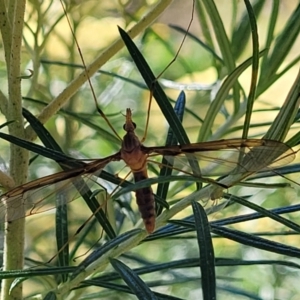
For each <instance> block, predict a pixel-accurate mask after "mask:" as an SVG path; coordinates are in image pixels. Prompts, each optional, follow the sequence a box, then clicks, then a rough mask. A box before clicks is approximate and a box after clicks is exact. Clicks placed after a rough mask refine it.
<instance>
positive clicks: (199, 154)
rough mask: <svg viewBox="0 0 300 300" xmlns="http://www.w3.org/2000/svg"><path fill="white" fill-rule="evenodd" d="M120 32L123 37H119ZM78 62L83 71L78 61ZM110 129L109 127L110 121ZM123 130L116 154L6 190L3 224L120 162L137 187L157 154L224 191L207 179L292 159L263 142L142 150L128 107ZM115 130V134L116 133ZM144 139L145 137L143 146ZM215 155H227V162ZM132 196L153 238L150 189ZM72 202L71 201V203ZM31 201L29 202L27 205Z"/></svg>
mask: <svg viewBox="0 0 300 300" xmlns="http://www.w3.org/2000/svg"><path fill="white" fill-rule="evenodd" d="M65 14H66V11H65ZM66 17H67V14H66ZM67 20H68V19H67ZM191 21H192V18H191ZM191 21H190V23H189V26H190V24H191ZM68 22H69V21H68ZM70 28H71V27H70ZM188 28H189V27H188ZM120 33H121V35H122V32H120ZM72 34H73V36H74V39H75V42H76V44H77V47H79V46H78V43H77V40H76V37H75V34H74V33H73V32H72ZM122 37H123V36H122ZM185 37H186V35H185ZM185 37H184V39H185ZM123 39H124V38H123ZM182 44H183V43H182ZM182 44H181V46H182ZM181 46H180V47H181ZM179 49H180V48H179ZM178 52H179V51H178ZM177 54H178V53H177ZM177 54H176V55H177ZM80 56H81V55H80ZM81 59H82V62H83V65H84V66H85V64H84V61H83V58H82V56H81ZM173 61H174V60H173ZM173 61H172V62H173ZM172 62H171V63H172ZM171 63H170V64H171ZM170 64H169V65H170ZM169 65H168V66H169ZM85 71H86V77H87V78H88V82H89V84H90V86H91V83H90V81H89V76H88V72H87V70H86V69H85ZM156 79H157V78H156ZM150 81H151V82H153V79H150ZM147 84H148V86H149V85H151V83H150V84H149V83H147ZM157 87H159V86H157ZM157 87H155V88H154V89H153V91H152V92H153V95H154V97H155V92H156V91H157ZM91 88H92V86H91ZM151 96H152V95H151ZM151 98H152V97H150V99H151ZM94 100H95V97H94ZM95 102H96V100H95ZM149 106H150V105H149ZM97 108H98V107H97ZM98 111H99V112H100V114H101V116H102V117H104V118H105V120H107V119H106V117H105V115H104V114H103V113H102V111H101V110H100V109H98ZM148 112H149V111H148ZM148 119H149V115H148V116H147V122H146V124H148ZM107 122H108V121H107ZM108 125H109V126H110V127H111V124H110V123H109V122H108ZM146 127H147V125H146ZM124 129H125V131H126V134H125V136H124V138H123V139H122V143H121V148H120V150H119V151H118V152H117V153H115V154H113V155H110V156H108V157H106V158H102V159H95V160H92V161H90V162H88V163H83V162H82V161H80V160H76V159H74V162H78V166H77V167H75V168H71V169H68V170H65V171H62V172H59V173H56V174H53V175H49V176H46V177H43V178H40V179H37V180H34V181H31V182H28V183H25V184H23V185H20V186H18V187H16V188H14V189H12V190H10V191H8V192H7V193H5V194H3V195H2V196H1V203H0V214H5V217H6V220H7V221H13V220H16V219H18V218H22V217H25V216H29V215H33V214H36V213H40V212H43V211H46V210H48V209H49V207H48V206H47V205H48V204H49V203H51V201H52V200H53V199H52V198H53V197H54V196H55V194H56V191H55V190H53V191H52V192H50V193H49V194H48V195H43V191H44V190H45V189H46V188H47V187H52V186H54V185H55V183H58V182H65V185H64V189H65V190H67V189H69V188H70V187H71V186H73V185H75V187H76V189H84V188H85V187H84V185H83V183H85V181H83V183H78V181H77V179H79V178H81V177H82V178H84V179H91V178H92V175H98V174H99V173H100V172H101V171H102V170H103V169H104V168H105V167H106V166H107V165H108V164H109V163H110V162H113V161H121V160H123V161H124V162H125V164H126V165H127V166H128V167H129V168H130V170H131V172H132V174H133V177H134V180H135V182H139V181H142V180H144V179H146V178H148V174H147V173H148V172H147V164H148V162H149V161H150V160H151V158H152V157H153V156H157V155H161V156H164V157H166V158H167V159H168V158H169V159H170V160H171V159H172V158H174V157H177V158H178V161H180V162H181V165H180V166H178V167H177V170H183V172H185V173H186V174H189V175H191V176H195V177H196V178H198V179H199V181H204V182H206V183H212V184H216V185H220V187H221V188H227V187H230V186H231V183H229V184H226V185H222V183H219V182H218V181H214V180H211V179H209V178H207V176H221V175H227V174H228V173H230V174H232V175H237V174H239V175H240V179H241V178H243V177H247V176H249V175H251V174H253V173H255V172H258V171H259V170H262V169H265V168H267V167H268V166H271V167H272V166H278V165H281V164H286V163H289V162H290V161H292V160H293V158H294V151H293V150H292V149H291V148H289V147H288V146H287V145H285V144H284V143H281V142H278V141H274V140H264V139H261V140H260V139H228V140H218V141H209V142H200V143H186V144H183V143H182V142H180V145H175V146H158V147H157V146H154V147H146V146H144V145H143V144H142V142H141V140H140V139H139V138H138V137H137V136H136V134H135V124H134V122H133V121H132V113H131V110H130V109H129V108H128V109H127V110H126V115H125V124H124ZM113 131H114V132H115V133H116V131H115V130H114V129H113ZM2 137H3V135H2ZM143 140H144V138H143V139H142V141H143ZM219 153H223V154H224V153H225V154H226V157H224V156H223V154H221V155H220V154H219ZM185 156H186V157H187V158H186V159H185V158H184V157H185ZM191 158H192V159H194V160H197V161H200V162H206V163H207V164H206V168H200V170H201V174H197V173H196V174H194V172H193V170H186V169H187V168H188V165H189V159H191ZM61 191H63V189H61ZM135 192H136V201H137V205H138V208H139V211H140V214H141V216H142V219H143V221H144V224H145V227H146V230H147V231H148V232H149V233H152V232H153V231H154V229H155V217H156V212H155V199H154V195H153V191H152V188H151V186H147V187H143V188H138V189H136V191H135ZM40 194H41V196H40ZM210 196H211V198H215V196H214V195H210ZM32 198H36V200H33V201H32ZM51 199H52V200H51ZM72 200H73V199H71V200H70V201H72ZM30 201H31V203H29V202H30ZM27 206H31V208H30V209H29V210H26V209H25V208H26V207H27ZM6 207H9V213H8V214H7V215H6V213H5V211H6ZM53 207H55V206H53V204H52V208H53Z"/></svg>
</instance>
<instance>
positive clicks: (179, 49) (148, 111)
mask: <svg viewBox="0 0 300 300" xmlns="http://www.w3.org/2000/svg"><path fill="white" fill-rule="evenodd" d="M194 10H195V0H193V5H192V13H191V18H190V20H189V23H188V26H187V29H186V31H185V34H184V36H183V39H182V41H181V43H180V45H179V47H178V50H177V51H176V54H175V56H174V57H173V58H172V60H171V61H170V62H169V63H168V64H167V65H166V66H165V67H164V69H163V70H162V71H161V72H160V73H159V74H158V75H157V76H156V78H155V80H154V81H153V82H152V87H151V89H150V94H149V101H148V109H147V118H146V125H145V131H144V135H143V137H142V139H141V142H142V143H143V142H144V141H145V140H146V137H147V132H148V127H149V120H150V110H151V103H152V98H153V93H154V89H155V85H156V84H157V81H158V79H159V78H160V77H161V76H162V75H163V74H164V73H165V71H166V70H167V69H168V68H169V67H170V66H171V65H172V64H173V63H174V62H175V61H176V60H177V58H178V55H179V53H180V51H181V49H182V47H183V44H184V42H185V40H186V37H187V35H188V33H189V30H190V28H191V26H192V23H193V20H194Z"/></svg>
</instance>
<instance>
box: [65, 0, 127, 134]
mask: <svg viewBox="0 0 300 300" xmlns="http://www.w3.org/2000/svg"><path fill="white" fill-rule="evenodd" d="M60 3H61V6H62V8H63V11H64V14H65V16H66V19H67V22H68V25H69V28H70V30H71V33H72V36H73V38H74V41H75V44H76V47H77V50H78V53H79V56H80V59H81V62H82V65H83V69H84V71H85V74H86V77H87V81H88V83H89V87H90V90H91V93H92V96H93V99H94V102H95V105H96V109H97V111H98V113H99V114H100V116H101V117H102V118H103V119H104V120H105V122H106V123H107V125H108V126H109V128H110V129H111V130H112V132H113V133H114V134H115V135H116V136H117V137H118V139H119V140H122V138H121V137H120V136H119V134H118V133H117V131H116V130H115V129H114V127H113V126H112V124H111V123H110V121H109V120H108V118H107V117H106V115H105V113H104V112H103V111H102V109H101V108H100V107H99V105H98V102H97V97H96V94H95V90H94V88H93V85H92V82H91V79H90V76H89V73H88V70H87V67H86V64H85V61H84V58H83V55H82V51H81V49H80V47H79V44H78V41H77V38H76V35H75V32H74V30H73V28H72V25H71V22H70V19H69V17H68V14H67V10H66V8H65V6H64V4H63V1H62V0H60Z"/></svg>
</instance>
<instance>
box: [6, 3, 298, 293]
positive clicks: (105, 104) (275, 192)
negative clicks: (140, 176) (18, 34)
mask: <svg viewBox="0 0 300 300" xmlns="http://www.w3.org/2000/svg"><path fill="white" fill-rule="evenodd" d="M121 2H122V1H119V2H118V4H116V3H114V2H112V1H96V2H95V1H83V2H82V3H80V4H77V2H76V3H75V4H70V5H69V6H68V7H67V13H68V16H69V19H70V22H71V25H72V28H73V30H74V33H75V35H76V37H77V39H78V43H79V46H80V48H81V51H82V52H83V57H84V60H85V63H86V65H87V66H88V67H87V70H88V72H89V75H90V76H91V83H92V86H93V89H94V91H95V95H96V96H97V102H98V105H99V107H100V109H101V111H103V112H104V113H105V115H106V116H107V118H108V120H109V122H110V124H112V126H113V128H114V129H115V130H116V132H117V133H118V135H120V136H122V135H124V131H123V129H122V127H123V123H124V116H123V114H124V113H125V110H126V108H127V107H130V108H131V109H132V110H133V118H134V122H135V123H136V124H137V134H138V136H140V137H142V136H143V134H144V126H145V122H146V117H147V110H148V102H149V98H150V92H149V89H150V90H152V92H151V95H152V93H153V95H154V98H155V100H156V101H155V100H153V101H152V102H153V103H152V106H151V110H150V112H151V114H150V124H149V128H148V133H147V138H146V140H145V143H144V144H145V145H147V146H162V145H164V143H165V140H166V139H167V134H168V126H169V125H170V127H171V129H172V132H173V134H174V136H175V137H176V140H177V141H178V142H179V143H180V144H186V143H189V141H190V142H206V141H211V140H217V139H223V138H226V139H230V138H241V137H244V138H257V139H260V138H265V139H272V140H276V141H281V142H286V141H288V142H287V144H288V145H289V146H290V147H295V146H297V145H298V144H299V133H298V119H299V113H298V107H299V100H300V99H299V92H300V75H299V60H300V55H299V51H298V49H299V47H300V45H299V42H300V39H299V28H300V16H299V13H300V9H299V4H297V1H289V5H287V6H285V4H283V3H282V2H280V1H273V2H272V7H270V3H269V2H268V1H262V0H258V1H255V3H253V7H251V6H250V5H249V3H248V1H245V3H244V2H240V1H231V2H230V4H228V3H226V4H222V3H220V2H218V1H215V2H214V1H211V0H196V1H195V4H196V5H195V9H194V19H193V23H192V27H191V29H190V32H189V33H188V35H187V37H186V39H185V40H184V43H183V47H182V49H181V51H180V52H179V55H178V57H177V59H176V61H175V62H174V63H173V64H172V65H171V66H169V67H168V68H167V70H166V71H165V72H164V73H163V74H161V76H160V77H159V78H158V83H156V84H153V76H154V77H155V76H157V75H158V74H160V73H161V72H162V71H163V70H164V69H165V68H166V66H168V64H169V62H170V60H171V59H172V58H173V57H174V55H175V54H176V52H177V49H178V47H179V45H180V43H181V41H182V39H183V36H184V32H185V30H186V28H187V26H188V24H189V20H190V19H191V15H192V13H191V4H192V1H175V4H176V5H177V7H176V5H175V6H174V8H172V9H171V8H169V9H166V12H165V13H166V14H165V16H164V17H162V18H161V19H160V20H158V21H157V22H156V23H154V24H153V25H151V26H150V25H147V24H146V25H144V23H147V21H145V22H142V21H141V20H142V16H144V15H145V14H146V18H145V19H146V20H148V22H149V23H150V21H149V19H150V20H151V18H152V17H153V16H152V17H151V14H148V13H149V11H152V10H153V7H150V8H148V7H149V3H148V1H142V2H140V3H141V4H140V6H135V5H134V4H132V5H131V6H130V5H129V4H128V6H121ZM133 2H134V1H132V3H133ZM149 2H150V1H149ZM162 2H164V1H162ZM166 2H167V1H166ZM71 3H72V2H71ZM183 3H184V4H183ZM187 3H188V4H189V5H186V4H187ZM168 12H169V13H168ZM177 16H180V17H177ZM266 16H267V18H266ZM177 19H178V21H180V24H176V21H177ZM179 19H180V20H179ZM181 21H182V22H181ZM161 22H167V23H172V24H174V23H175V24H174V25H172V26H171V27H169V26H168V25H166V24H162V23H161ZM25 24H26V26H25V29H24V37H23V41H24V48H23V57H22V59H23V60H22V70H23V72H24V73H26V69H31V70H33V74H32V76H31V77H30V78H26V76H25V77H23V79H22V89H23V90H22V95H23V96H24V98H23V100H24V102H23V104H24V105H23V106H24V107H26V109H28V110H29V111H30V112H31V113H34V114H35V115H36V116H37V118H35V117H33V116H32V115H31V114H30V113H27V112H26V111H24V117H25V119H26V122H29V124H30V126H28V127H26V129H25V134H26V139H27V140H33V139H35V138H36V136H38V137H39V139H37V140H35V141H34V144H33V143H30V142H27V141H25V142H24V141H21V140H18V139H16V138H14V137H11V135H5V134H3V133H2V132H3V131H4V129H3V128H1V131H2V132H1V135H0V137H1V155H3V156H4V157H7V153H8V151H9V150H8V148H7V147H8V145H9V144H8V143H7V142H6V141H5V140H4V139H6V140H9V141H10V142H11V143H16V144H18V145H19V146H22V147H24V148H26V149H29V150H30V151H34V152H35V153H38V154H39V156H38V157H37V158H36V159H34V160H33V161H32V163H31V164H30V166H29V171H30V179H36V178H40V177H43V176H45V175H47V174H49V173H55V172H56V171H61V168H62V169H63V170H70V169H72V168H75V167H77V168H79V169H80V168H81V169H82V170H83V169H84V168H85V163H86V162H88V159H89V158H99V157H106V156H109V155H111V154H113V153H115V152H117V151H118V150H119V149H120V139H119V138H118V137H117V136H116V134H114V133H113V132H112V130H111V129H110V128H109V127H108V125H107V122H106V121H105V120H104V118H102V117H101V116H100V115H99V114H98V112H97V110H96V105H95V102H94V100H93V95H92V94H91V89H90V86H89V85H88V84H86V72H85V70H84V69H83V66H82V62H81V59H80V56H79V54H78V49H77V47H76V43H75V41H74V38H73V36H72V33H71V30H70V28H69V26H68V24H67V22H66V16H65V14H64V11H63V9H62V8H61V7H60V6H59V5H58V3H57V1H55V2H52V1H49V2H45V1H44V2H43V4H40V3H38V2H36V1H29V2H28V5H27V14H26V18H25ZM133 24H137V25H136V27H135V29H134V30H133V35H134V36H135V35H137V34H139V35H138V37H137V38H136V39H135V40H134V43H135V45H136V46H137V48H138V49H136V48H135V46H134V44H132V42H131V39H130V38H129V37H128V36H127V35H126V34H125V33H124V32H122V31H121V36H122V38H123V39H124V40H125V41H126V47H127V48H125V49H121V48H122V45H123V44H122V43H123V42H121V38H120V37H119V32H118V29H117V25H119V26H120V27H122V28H123V29H125V30H128V29H130V28H131V27H132V26H133ZM144 29H145V30H144ZM117 39H119V41H118V42H117V43H115V42H114V41H115V40H117ZM3 43H4V41H3ZM115 45H116V46H115ZM138 50H140V52H141V53H142V54H143V55H142V56H140V53H139V51H138ZM130 55H132V56H133V58H131V57H130ZM143 56H144V57H143ZM144 60H146V61H147V62H148V64H149V65H150V67H151V69H152V70H153V72H154V74H155V75H153V74H151V73H152V71H151V70H150V71H149V70H148V67H147V65H146V63H145V62H144ZM133 61H134V62H133ZM135 64H137V66H138V68H137V67H136V65H135ZM0 66H1V70H0V74H1V76H3V74H5V72H4V68H5V67H4V66H3V65H2V64H1V65H0ZM138 69H139V71H138ZM142 77H143V78H144V80H145V82H144V81H143V79H142ZM3 82H4V81H2V83H0V88H1V90H2V91H4V90H5V85H4V83H3ZM158 84H160V85H158ZM180 89H184V90H185V93H186V107H185V109H184V116H183V121H182V123H181V121H179V119H180V118H178V115H176V112H175V113H174V111H173V108H172V106H173V104H174V99H176V98H177V97H178V94H179V90H180ZM165 93H166V95H167V96H166V95H165ZM4 94H5V93H4ZM6 121H7V122H9V121H13V120H9V119H6V120H5V119H3V122H2V123H4V122H6ZM42 124H44V126H45V127H44V126H43V125H42ZM167 124H168V125H167ZM171 140H172V139H171ZM172 143H174V140H173V142H172ZM37 144H38V145H37ZM274 144H276V143H274ZM41 145H43V146H45V147H46V148H49V149H51V150H49V149H45V148H43V147H42V146H41ZM278 145H279V146H278V149H274V151H273V149H268V152H264V148H263V147H262V148H258V150H260V149H262V150H261V151H258V152H260V155H258V156H257V160H258V159H261V160H260V161H258V162H256V164H257V165H259V164H261V165H262V166H263V165H264V161H275V162H274V163H273V165H272V168H265V170H263V171H261V172H259V173H258V174H247V175H248V176H240V175H241V174H238V176H237V175H236V174H234V175H231V176H233V177H234V178H232V177H230V176H225V177H224V178H222V179H220V180H225V182H226V184H228V186H231V185H234V186H233V187H232V188H230V189H229V190H227V189H225V191H224V192H225V193H224V194H222V197H223V199H222V200H216V202H217V203H216V202H213V201H210V200H209V201H208V200H207V199H208V198H209V197H210V196H211V195H212V194H213V192H215V190H214V188H215V186H213V187H212V190H213V192H212V191H211V190H210V188H211V187H210V186H209V184H207V182H205V180H204V182H201V183H200V182H199V178H198V177H197V176H194V177H193V176H192V173H188V174H180V173H179V172H176V170H175V171H174V173H172V174H168V172H166V173H165V175H162V173H163V171H162V170H161V166H160V165H159V163H158V164H153V165H150V166H149V170H150V171H149V173H150V179H149V180H145V181H143V182H139V183H135V184H132V182H131V179H130V177H128V178H127V177H126V174H127V173H126V172H127V171H126V170H125V171H124V170H123V169H122V168H123V167H124V165H122V164H120V163H114V162H112V163H109V164H107V165H106V166H105V169H104V170H103V171H102V172H101V173H100V174H96V175H97V176H98V175H99V178H100V182H101V185H98V184H94V185H91V188H92V191H93V192H91V194H89V196H88V197H87V198H88V199H86V197H85V195H82V194H81V195H82V196H83V198H84V200H85V201H83V200H82V199H78V200H76V201H72V200H74V199H75V198H78V197H79V194H78V192H76V191H74V190H71V189H70V190H68V192H70V194H69V195H68V194H66V195H64V193H57V194H53V197H52V198H51V201H52V202H50V201H49V202H47V206H46V205H45V207H41V209H42V210H47V209H50V208H53V207H55V206H56V205H57V204H56V203H55V200H57V201H58V203H59V204H58V205H57V207H58V208H57V209H56V210H54V209H52V210H49V211H48V213H46V214H40V215H36V216H34V217H31V218H26V221H27V222H26V223H27V227H26V233H25V236H26V240H27V241H28V243H27V245H26V249H25V257H26V259H25V267H24V270H11V271H8V270H7V271H2V272H0V277H1V279H5V278H15V281H14V282H13V287H15V286H18V285H19V284H20V283H23V286H24V293H26V295H30V296H33V295H42V297H43V298H45V299H65V298H66V297H67V296H69V297H70V299H79V298H81V299H88V298H90V299H91V298H93V299H96V298H100V297H101V298H105V299H121V298H124V297H125V298H126V299H135V297H134V296H133V295H132V294H134V295H135V296H136V297H138V298H139V299H152V298H153V299H160V298H164V299H196V298H199V297H200V295H202V296H203V299H215V295H217V298H221V299H232V298H237V297H242V296H240V295H243V296H244V297H245V298H246V297H248V298H255V299H273V298H278V299H279V298H280V299H289V298H291V297H292V296H293V295H296V294H299V293H300V290H299V285H298V284H297V280H295V278H296V277H298V272H299V271H298V269H299V267H300V266H299V264H297V263H296V261H294V258H299V257H300V248H299V245H298V243H297V239H295V237H297V235H298V234H299V232H300V228H299V225H298V223H299V222H298V219H299V213H298V211H299V206H298V205H295V203H296V201H297V194H299V184H298V182H297V176H296V175H297V172H299V163H298V161H299V159H298V158H297V157H296V158H295V159H294V161H293V163H290V162H291V161H292V159H293V157H292V156H293V155H294V153H293V152H292V151H290V152H288V154H286V157H280V159H278V157H277V156H280V155H281V154H282V153H280V149H281V148H280V147H281V146H280V145H282V144H281V143H279V142H278ZM282 149H283V148H282ZM284 149H286V148H284ZM54 150H55V151H54ZM293 150H294V151H295V154H297V153H296V151H297V148H293ZM271 152H274V157H270V156H271V155H272V154H271ZM266 153H268V156H269V157H268V158H264V156H266ZM33 155H34V154H33ZM71 157H75V158H79V159H82V158H84V159H85V160H83V161H80V160H78V159H72V158H71ZM49 158H50V160H49ZM150 159H151V160H154V159H155V158H152V157H150ZM216 159H217V158H216ZM218 160H224V157H221V158H218ZM158 161H159V160H158ZM168 163H169V162H168ZM183 163H186V164H187V162H185V161H183ZM204 163H206V161H204ZM288 163H290V164H288ZM165 164H166V162H165V163H164V165H165ZM241 164H242V163H241ZM285 164H288V165H287V166H285V167H283V165H285ZM59 165H60V167H59ZM207 165H208V166H209V163H207ZM225 165H226V163H225ZM168 170H170V169H168ZM193 171H195V169H193ZM116 173H118V175H119V177H120V178H125V177H126V180H125V179H124V180H120V178H119V177H117V176H115V174H116ZM194 174H195V172H194ZM175 175H176V176H175ZM242 175H245V174H242ZM86 179H92V178H91V176H89V175H88V176H86ZM210 179H214V180H216V179H217V177H216V176H212V177H210ZM226 180H227V181H226ZM228 180H233V183H232V184H231V182H230V183H228V182H229V181H228ZM298 181H299V180H298ZM221 182H223V181H221ZM64 184H66V183H65V182H64V183H63V185H64ZM77 184H78V185H77V187H78V186H79V187H80V188H79V189H81V190H82V189H83V188H82V186H83V185H82V184H81V183H80V182H77ZM149 184H153V189H154V192H155V194H156V202H157V204H158V212H159V214H160V215H159V216H158V218H157V224H156V226H157V230H156V231H155V232H154V233H153V234H151V235H148V234H147V233H146V232H145V231H144V230H143V229H133V228H134V227H140V228H143V226H142V225H141V221H140V215H139V213H138V211H137V208H136V204H135V199H134V194H133V193H130V191H134V190H135V189H137V188H140V187H142V186H149ZM201 184H203V186H204V188H201V186H200V185H201ZM63 185H62V186H58V187H57V188H58V191H62V190H63V188H64V186H63ZM66 186H68V187H69V186H70V185H67V184H66ZM116 186H119V187H122V188H119V189H117V190H115V188H116ZM225 186H226V185H223V186H220V187H219V189H220V188H221V190H222V189H224V187H225ZM219 189H217V190H219ZM51 191H52V190H51ZM56 195H57V198H58V197H60V198H59V199H55V198H56ZM108 195H109V197H108ZM61 197H65V198H61ZM200 200H202V202H201V201H200ZM98 201H99V202H98ZM67 202H71V203H69V204H68V205H67ZM196 202H199V203H201V204H204V205H203V206H204V209H205V212H206V214H207V218H208V219H207V218H206V216H205V215H203V214H205V212H204V210H203V207H199V204H198V203H196ZM88 203H89V204H88ZM99 203H100V204H99ZM2 206H4V205H2ZM99 206H100V208H103V210H99V209H98V208H99ZM3 209H4V207H2V210H3ZM66 210H67V213H66ZM90 210H92V211H93V215H92V217H91V220H89V222H88V223H87V224H85V222H86V220H87V219H88V218H89V217H90V216H91V212H90ZM1 214H2V215H3V214H4V212H3V211H1ZM282 214H284V216H283V215H282ZM54 215H55V216H54ZM83 224H85V226H83ZM66 245H67V246H66ZM57 248H58V249H61V252H58V250H57ZM20 251H21V250H20ZM287 258H288V259H287ZM50 260H51V261H50ZM154 274H155V277H154V276H153V275H154ZM32 282H33V283H34V285H33V284H32Z"/></svg>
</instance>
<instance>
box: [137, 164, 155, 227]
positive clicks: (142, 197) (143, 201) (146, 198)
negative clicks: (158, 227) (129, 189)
mask: <svg viewBox="0 0 300 300" xmlns="http://www.w3.org/2000/svg"><path fill="white" fill-rule="evenodd" d="M133 176H134V181H135V182H138V181H141V180H144V179H147V178H148V176H147V171H146V169H145V170H143V171H139V172H134V173H133ZM135 194H136V203H137V205H138V208H139V211H140V213H141V216H142V218H143V220H144V224H145V227H146V230H147V231H148V232H149V233H152V232H153V231H154V229H155V200H154V196H153V191H152V188H151V187H150V186H149V187H144V188H142V189H138V190H136V192H135Z"/></svg>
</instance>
